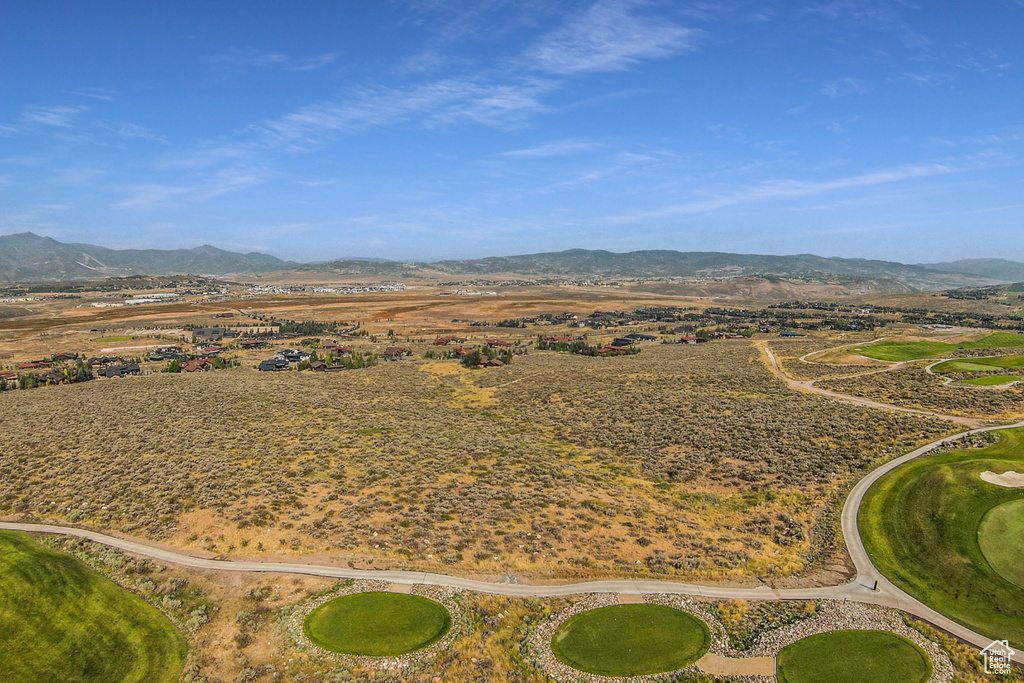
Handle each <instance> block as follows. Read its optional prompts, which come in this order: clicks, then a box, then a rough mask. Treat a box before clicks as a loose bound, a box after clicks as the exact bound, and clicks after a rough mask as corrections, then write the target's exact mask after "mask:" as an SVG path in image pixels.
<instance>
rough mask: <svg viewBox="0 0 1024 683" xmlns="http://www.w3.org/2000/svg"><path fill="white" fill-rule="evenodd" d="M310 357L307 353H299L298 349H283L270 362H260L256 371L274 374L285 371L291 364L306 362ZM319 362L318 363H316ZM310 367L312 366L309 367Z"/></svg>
mask: <svg viewBox="0 0 1024 683" xmlns="http://www.w3.org/2000/svg"><path fill="white" fill-rule="evenodd" d="M311 357H312V354H310V353H309V352H308V351H299V350H298V349H284V350H282V351H278V352H277V354H275V355H274V357H273V358H271V359H270V360H265V361H262V362H261V363H260V364H259V365H258V366H256V369H257V370H259V371H260V372H275V371H277V370H287V369H288V368H290V367H291V366H292V364H293V363H294V364H296V365H298V364H299V363H301V362H303V361H308V360H309V359H310V358H311ZM316 362H320V361H316ZM311 367H312V365H311Z"/></svg>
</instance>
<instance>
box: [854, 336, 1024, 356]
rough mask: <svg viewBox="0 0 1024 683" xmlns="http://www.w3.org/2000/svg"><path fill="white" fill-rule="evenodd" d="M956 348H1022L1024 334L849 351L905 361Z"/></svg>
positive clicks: (884, 343)
mask: <svg viewBox="0 0 1024 683" xmlns="http://www.w3.org/2000/svg"><path fill="white" fill-rule="evenodd" d="M958 349H1024V334H1014V333H1012V332H996V333H994V334H990V335H988V336H986V337H983V338H982V339H978V340H977V341H971V342H960V343H958V344H950V343H948V342H938V341H917V342H883V343H881V344H874V345H872V346H862V347H857V348H853V349H850V352H851V353H855V354H858V355H861V356H867V357H868V358H874V359H875V360H889V361H907V360H923V359H925V358H934V357H937V356H941V355H943V354H946V353H952V352H953V351H956V350H958Z"/></svg>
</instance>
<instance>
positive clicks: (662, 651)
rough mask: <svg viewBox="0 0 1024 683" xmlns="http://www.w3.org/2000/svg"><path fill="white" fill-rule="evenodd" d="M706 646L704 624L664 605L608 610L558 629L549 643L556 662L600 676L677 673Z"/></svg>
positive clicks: (708, 637)
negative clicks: (676, 670)
mask: <svg viewBox="0 0 1024 683" xmlns="http://www.w3.org/2000/svg"><path fill="white" fill-rule="evenodd" d="M710 645H711V634H710V632H709V631H708V627H707V626H705V625H704V622H702V621H700V620H699V619H696V618H694V617H692V616H690V615H689V614H687V613H686V612H681V611H680V610H677V609H673V608H672V607H666V606H664V605H613V606H611V607H602V608H600V609H595V610H591V611H589V612H583V613H581V614H577V615H576V616H574V617H572V618H571V619H569V620H568V621H566V622H565V623H564V624H562V625H561V626H560V627H559V628H558V630H557V631H556V632H555V635H554V638H553V639H552V641H551V649H552V651H553V652H554V653H555V656H556V657H557V658H558V659H559V661H561V662H563V663H564V664H568V665H569V666H571V667H573V668H575V669H579V670H580V671H586V672H588V673H593V674H599V675H602V676H639V675H643V674H654V673H661V672H664V671H673V670H675V669H681V668H683V667H685V666H688V665H690V664H692V663H693V662H695V661H697V660H698V659H700V658H701V657H702V656H703V655H704V653H705V652H707V650H708V647H710Z"/></svg>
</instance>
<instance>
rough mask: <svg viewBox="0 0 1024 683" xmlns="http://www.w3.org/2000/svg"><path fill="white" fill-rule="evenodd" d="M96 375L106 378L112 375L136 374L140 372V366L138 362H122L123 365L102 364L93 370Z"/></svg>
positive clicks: (125, 375)
mask: <svg viewBox="0 0 1024 683" xmlns="http://www.w3.org/2000/svg"><path fill="white" fill-rule="evenodd" d="M93 372H95V373H96V376H97V377H106V378H108V379H111V378H114V377H127V376H129V375H137V374H139V373H140V372H142V368H141V367H139V364H138V363H124V364H123V365H104V366H102V367H100V368H96V369H95V370H93Z"/></svg>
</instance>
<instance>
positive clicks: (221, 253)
mask: <svg viewBox="0 0 1024 683" xmlns="http://www.w3.org/2000/svg"><path fill="white" fill-rule="evenodd" d="M297 265H298V264H297V263H295V262H293V261H282V260H281V259H279V258H277V257H275V256H270V255H269V254H260V253H258V252H251V253H248V254H239V253H235V252H232V251H225V250H224V249H218V248H217V247H213V246H210V245H209V244H204V245H203V246H201V247H196V248H194V249H170V250H164V249H107V248H106V247H98V246H95V245H93V244H66V243H64V242H58V241H57V240H55V239H53V238H52V237H42V236H40V235H36V234H34V233H31V232H22V233H17V234H13V235H2V236H0V282H53V281H62V280H96V279H101V278H105V277H116V276H125V275H183V274H193V275H216V276H224V275H245V274H256V273H268V272H271V271H275V270H282V269H284V268H291V267H294V266H297Z"/></svg>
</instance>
